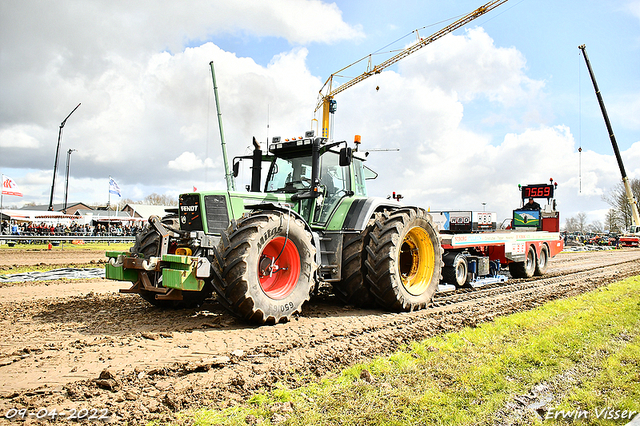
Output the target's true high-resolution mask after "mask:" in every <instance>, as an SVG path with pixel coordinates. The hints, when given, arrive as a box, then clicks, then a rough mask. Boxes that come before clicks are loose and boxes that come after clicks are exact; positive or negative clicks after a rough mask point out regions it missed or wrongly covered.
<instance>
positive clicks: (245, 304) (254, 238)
mask: <svg viewBox="0 0 640 426" xmlns="http://www.w3.org/2000/svg"><path fill="white" fill-rule="evenodd" d="M227 235H228V238H227V243H226V244H225V239H224V238H223V240H222V241H221V243H220V246H219V250H220V252H221V253H222V263H223V264H222V265H220V270H221V271H222V278H223V282H222V283H221V286H222V291H223V292H224V297H225V299H226V300H227V301H228V302H229V306H228V309H229V310H230V311H231V312H232V313H234V314H235V315H237V316H239V317H241V318H243V319H245V320H247V321H251V322H254V323H258V324H263V323H266V322H268V323H278V322H280V321H287V320H289V318H291V316H292V315H293V314H295V313H300V312H301V310H302V305H303V304H304V302H306V301H307V300H309V298H310V296H311V290H312V289H313V284H314V274H315V271H316V269H317V268H316V263H315V255H316V249H315V247H314V246H313V244H312V236H311V233H310V232H308V231H307V229H306V228H305V224H304V222H303V221H302V220H300V219H298V218H296V216H294V215H293V214H287V213H283V212H280V211H266V210H265V211H256V212H253V213H251V214H250V215H248V216H246V217H244V218H242V219H240V220H239V221H238V223H237V225H236V226H235V227H230V228H229V229H227Z"/></svg>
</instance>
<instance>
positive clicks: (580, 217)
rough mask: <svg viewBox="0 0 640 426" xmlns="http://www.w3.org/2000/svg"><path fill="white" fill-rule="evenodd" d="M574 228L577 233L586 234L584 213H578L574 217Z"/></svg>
mask: <svg viewBox="0 0 640 426" xmlns="http://www.w3.org/2000/svg"><path fill="white" fill-rule="evenodd" d="M576 226H577V227H578V232H583V233H584V232H586V231H587V214H586V213H585V212H580V213H578V214H577V215H576Z"/></svg>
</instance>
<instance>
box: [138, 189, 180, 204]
mask: <svg viewBox="0 0 640 426" xmlns="http://www.w3.org/2000/svg"><path fill="white" fill-rule="evenodd" d="M142 202H143V203H144V204H151V205H154V206H177V205H178V200H177V199H175V198H174V197H170V196H168V195H166V194H165V195H160V194H156V193H155V192H154V193H153V194H151V195H147V196H146V197H145V198H144V200H142Z"/></svg>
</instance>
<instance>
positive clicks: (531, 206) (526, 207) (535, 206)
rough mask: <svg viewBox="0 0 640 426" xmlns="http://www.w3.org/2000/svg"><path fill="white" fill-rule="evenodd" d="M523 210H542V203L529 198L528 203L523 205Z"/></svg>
mask: <svg viewBox="0 0 640 426" xmlns="http://www.w3.org/2000/svg"><path fill="white" fill-rule="evenodd" d="M522 209H523V210H540V204H538V203H536V202H535V201H534V200H533V198H529V201H528V202H527V204H525V205H524V206H522Z"/></svg>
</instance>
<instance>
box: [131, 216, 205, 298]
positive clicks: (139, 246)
mask: <svg viewBox="0 0 640 426" xmlns="http://www.w3.org/2000/svg"><path fill="white" fill-rule="evenodd" d="M162 224H163V225H166V226H170V227H172V228H174V229H179V228H180V225H179V222H178V217H177V216H174V215H171V216H166V217H164V218H163V219H162ZM130 252H131V253H136V254H138V256H140V257H143V258H145V259H148V258H150V257H152V256H159V255H160V235H159V234H158V232H157V231H156V230H155V229H154V228H153V227H152V226H151V225H146V226H145V227H144V228H143V229H142V231H140V233H139V234H138V235H136V242H135V244H134V245H133V247H131V249H130ZM146 273H147V276H148V277H149V281H150V282H151V284H153V285H154V286H156V287H160V288H162V272H161V271H160V272H153V271H148V272H146ZM212 292H213V287H212V286H211V284H209V283H206V282H205V285H204V287H203V288H202V290H200V291H183V292H182V300H158V299H156V294H159V293H157V292H154V291H149V290H140V292H139V293H138V294H140V297H142V298H143V299H144V300H146V301H147V302H149V303H151V304H152V305H153V306H157V307H159V308H172V309H185V308H195V307H198V306H200V305H202V303H204V301H205V300H206V299H207V298H208V297H210V296H211V293H212Z"/></svg>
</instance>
